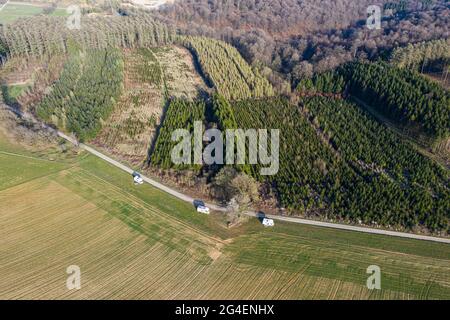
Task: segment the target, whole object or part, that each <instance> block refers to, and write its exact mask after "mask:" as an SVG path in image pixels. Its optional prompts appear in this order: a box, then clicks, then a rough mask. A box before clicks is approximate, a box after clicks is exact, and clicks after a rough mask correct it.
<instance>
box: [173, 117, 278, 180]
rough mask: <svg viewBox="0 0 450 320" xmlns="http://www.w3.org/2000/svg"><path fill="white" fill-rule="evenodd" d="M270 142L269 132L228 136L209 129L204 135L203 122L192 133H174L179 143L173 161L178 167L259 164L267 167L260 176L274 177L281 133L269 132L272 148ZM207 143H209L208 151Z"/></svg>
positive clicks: (240, 131)
mask: <svg viewBox="0 0 450 320" xmlns="http://www.w3.org/2000/svg"><path fill="white" fill-rule="evenodd" d="M224 138H225V143H224ZM268 139H269V132H268V130H267V129H247V130H243V129H228V130H226V131H225V133H223V132H222V131H220V130H219V129H208V130H206V131H205V132H203V124H202V122H201V121H195V122H194V132H193V134H191V132H189V130H187V129H177V130H175V131H174V132H173V133H172V141H173V142H177V144H176V145H175V147H174V148H173V149H172V152H171V159H172V162H173V163H174V164H177V165H191V164H199V165H201V164H203V163H204V164H207V165H212V164H227V165H233V164H260V165H262V166H266V167H263V168H261V169H260V174H261V175H265V176H268V175H275V174H277V173H278V170H279V151H280V130H279V129H271V130H270V147H269V143H268ZM204 142H208V145H207V146H206V147H205V148H203V146H204ZM247 142H248V143H247ZM247 146H248V153H247V152H246V147H247ZM224 147H225V148H224ZM224 149H225V150H224ZM224 151H225V152H224Z"/></svg>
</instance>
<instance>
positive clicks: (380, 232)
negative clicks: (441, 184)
mask: <svg viewBox="0 0 450 320" xmlns="http://www.w3.org/2000/svg"><path fill="white" fill-rule="evenodd" d="M8 109H9V110H11V111H12V112H14V113H16V114H17V115H19V116H20V117H25V118H27V119H29V120H32V121H35V122H38V120H36V119H35V118H34V117H33V116H32V115H29V114H23V113H22V112H20V111H18V110H15V109H12V108H8ZM39 123H41V122H39ZM41 124H42V123H41ZM42 126H43V127H44V128H46V129H48V130H51V131H53V132H55V133H56V134H57V135H58V136H60V137H61V138H63V139H65V140H67V141H69V142H71V143H73V144H75V145H77V146H79V147H80V148H82V149H84V150H86V151H87V152H89V153H91V154H93V155H95V156H97V157H99V158H101V159H103V160H105V161H106V162H108V163H110V164H112V165H113V166H115V167H117V168H119V169H121V170H123V171H125V172H127V173H129V174H130V175H131V174H132V173H133V172H134V170H133V169H131V168H129V167H127V166H125V165H123V164H121V163H120V162H118V161H116V160H114V159H112V158H110V157H108V156H107V155H105V154H103V153H101V152H98V151H97V150H95V149H93V148H91V147H89V146H87V145H85V144H82V143H78V141H77V140H76V139H74V138H72V137H70V136H68V135H66V134H64V133H63V132H60V131H56V130H54V129H53V128H51V127H49V126H47V125H45V124H42ZM141 177H142V179H143V180H144V181H145V182H147V183H148V184H150V185H152V186H153V187H155V188H157V189H159V190H162V191H164V192H166V193H168V194H170V195H172V196H174V197H176V198H178V199H180V200H183V201H186V202H189V203H191V204H193V202H194V200H195V199H194V198H192V197H190V196H187V195H185V194H183V193H180V192H178V191H176V190H174V189H172V188H169V187H167V186H165V185H163V184H161V183H159V182H157V181H155V180H153V179H150V178H148V177H146V176H143V175H141ZM206 206H208V207H209V208H211V209H212V210H214V211H220V212H226V211H227V209H226V208H225V207H222V206H218V205H215V204H211V203H206ZM245 214H246V215H249V216H252V217H257V216H258V213H257V212H251V211H249V212H246V213H245ZM265 217H267V218H270V219H273V220H278V221H285V222H291V223H299V224H305V225H311V226H317V227H324V228H332V229H339V230H346V231H356V232H363V233H369V234H378V235H384V236H393V237H401V238H409V239H415V240H426V241H434V242H440V243H448V244H450V239H449V238H440V237H431V236H424V235H419V234H413V233H406V232H397V231H389V230H382V229H374V228H367V227H359V226H353V225H347V224H339V223H330V222H323V221H315V220H308V219H301V218H292V217H286V216H278V215H265Z"/></svg>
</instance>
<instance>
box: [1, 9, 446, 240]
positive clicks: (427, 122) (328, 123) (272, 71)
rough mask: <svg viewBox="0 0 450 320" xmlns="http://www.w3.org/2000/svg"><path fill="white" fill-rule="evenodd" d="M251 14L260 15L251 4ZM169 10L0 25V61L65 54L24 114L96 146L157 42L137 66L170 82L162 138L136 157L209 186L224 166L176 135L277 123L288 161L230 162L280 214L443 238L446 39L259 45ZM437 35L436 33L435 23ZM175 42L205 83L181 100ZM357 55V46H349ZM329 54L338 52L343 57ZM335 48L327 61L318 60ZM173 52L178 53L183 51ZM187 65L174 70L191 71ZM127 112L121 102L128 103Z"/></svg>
mask: <svg viewBox="0 0 450 320" xmlns="http://www.w3.org/2000/svg"><path fill="white" fill-rule="evenodd" d="M185 5H186V6H187V5H188V4H185ZM180 6H181V7H183V5H180V4H176V5H175V6H174V7H173V8H172V9H173V10H176V9H177V8H180ZM441 7H442V6H441V5H439V9H436V12H437V13H436V15H438V14H440V10H441ZM266 9H267V8H266ZM248 10H250V11H252V6H249V8H248ZM267 10H268V9H267ZM405 10H406V9H405ZM424 10H425V9H424ZM164 11H166V13H167V12H169V13H170V12H171V13H172V14H174V15H178V13H176V12H175V13H174V12H173V11H170V10H167V9H165V10H161V11H159V12H154V13H151V12H145V13H144V12H141V11H139V10H128V9H121V10H119V11H118V13H119V14H117V15H106V16H103V15H101V14H100V15H90V14H85V15H83V16H82V25H83V27H82V28H81V29H73V30H72V29H69V28H67V27H66V25H65V24H66V19H65V18H63V17H51V16H36V17H31V18H22V19H19V20H17V21H16V22H14V23H10V24H5V25H2V26H0V56H1V57H2V61H3V63H7V62H8V61H9V60H11V61H14V60H15V59H16V60H17V59H18V60H20V59H22V60H23V61H34V60H33V59H42V61H44V60H45V59H48V57H51V56H58V57H61V59H63V60H64V63H63V67H62V70H61V72H60V73H59V74H58V75H57V77H56V79H55V80H54V81H50V80H49V84H48V86H47V88H45V89H46V90H44V91H43V92H44V93H43V94H42V96H41V97H40V99H39V101H38V102H37V103H35V104H33V105H32V106H31V107H30V111H31V112H33V113H34V114H35V115H37V116H38V117H39V118H40V119H41V120H42V121H44V122H46V123H50V124H53V125H54V126H56V127H58V128H59V129H61V130H63V131H65V132H67V133H74V134H75V135H76V136H77V137H78V139H79V140H80V141H86V142H87V143H89V141H92V140H93V139H94V138H95V137H96V136H97V134H98V133H99V132H100V131H101V129H102V128H103V127H104V124H105V123H108V121H111V120H110V115H111V114H112V113H113V111H115V110H116V108H117V104H118V102H119V101H120V99H121V97H122V95H123V92H124V84H125V83H127V84H128V85H131V84H130V79H128V78H127V77H126V76H125V74H126V73H125V71H126V70H124V68H125V67H124V66H125V64H124V56H125V55H124V52H128V51H127V50H130V51H132V50H136V52H138V53H141V54H145V53H146V52H147V51H146V50H149V49H151V50H154V51H152V52H150V51H148V52H147V54H148V57H147V58H148V59H151V60H152V62H153V63H152V64H151V66H150V64H142V65H140V66H139V68H140V71H142V73H143V74H145V78H146V79H152V82H155V84H157V86H156V87H158V90H159V89H161V88H163V89H161V90H162V92H160V91H158V99H155V101H158V105H157V106H156V107H157V108H161V110H163V111H161V113H155V115H153V113H152V117H151V118H150V119H151V122H152V126H151V127H152V128H153V127H155V132H154V134H155V136H154V141H152V143H151V144H150V145H149V150H148V158H147V159H142V163H146V164H149V165H150V166H152V167H155V168H158V169H161V170H168V171H169V172H172V171H173V170H191V171H192V172H194V173H195V174H196V175H198V176H201V175H205V176H202V178H205V179H204V181H208V183H209V182H210V181H214V179H215V178H216V177H217V176H218V175H219V172H220V170H221V169H222V167H220V166H214V167H208V166H207V165H205V164H194V165H177V164H174V163H173V161H172V157H171V156H172V150H173V148H174V146H175V145H176V144H177V142H176V141H173V139H172V138H173V136H172V134H173V132H174V131H175V130H177V129H187V130H188V132H191V133H192V131H193V125H194V122H195V121H201V122H202V124H203V127H204V128H219V129H221V130H226V129H236V128H241V129H260V128H261V129H268V130H270V129H280V134H281V136H280V138H281V142H280V143H281V145H280V155H279V156H280V164H279V168H280V169H279V171H278V173H277V174H276V175H273V176H261V175H260V169H261V165H248V164H245V165H236V166H234V169H236V170H237V172H239V173H243V174H245V175H247V176H249V177H251V178H252V179H254V180H255V181H257V182H258V183H260V184H261V185H262V186H263V187H264V188H265V189H264V190H270V191H269V192H267V191H266V193H271V194H273V196H274V198H275V205H274V207H273V208H272V209H273V210H278V209H282V208H283V209H285V210H287V212H288V213H289V214H292V215H302V216H307V217H313V218H319V219H327V220H333V221H335V220H338V221H345V222H353V223H364V224H368V225H382V226H389V227H394V228H403V229H414V228H416V227H421V228H426V229H427V230H428V231H431V232H442V233H447V232H448V228H449V218H450V216H449V214H450V191H449V185H448V183H449V166H448V163H449V161H448V159H449V157H448V154H449V152H448V139H449V137H450V95H449V91H448V88H446V87H445V81H444V82H442V81H441V80H442V78H443V77H444V69H443V68H444V67H446V68H448V39H447V38H445V37H444V38H442V39H433V40H432V41H423V40H429V38H436V37H434V36H431V35H430V36H429V37H423V38H424V39H422V38H421V39H418V40H420V41H416V42H415V43H413V44H411V45H409V46H394V45H393V44H392V45H386V46H384V48H386V51H383V50H382V49H381V48H382V47H383V46H382V45H380V46H379V47H377V48H372V49H370V48H369V47H370V44H369V43H367V42H364V41H365V40H364V41H363V42H364V43H365V44H364V46H365V47H364V48H362V46H363V44H361V48H359V47H352V46H351V45H349V44H348V43H347V42H349V41H351V39H353V41H354V43H361V41H360V42H358V41H357V40H358V39H360V38H362V36H361V35H360V33H361V32H363V31H361V30H360V29H359V25H357V21H356V22H355V21H351V19H350V20H349V21H348V22H347V26H346V27H343V28H344V29H340V30H341V32H342V34H338V33H337V31H334V34H331V33H332V32H331V31H330V34H326V35H325V33H326V32H327V31H324V30H320V31H317V32H319V33H318V34H317V35H316V36H317V38H315V39H313V38H308V39H307V40H305V39H304V38H303V37H304V36H303V37H300V38H296V39H295V38H293V36H292V35H289V36H288V38H289V39H290V40H289V41H288V44H287V43H286V42H283V41H286V39H284V40H283V36H284V35H285V33H286V32H287V33H289V32H288V31H286V30H285V29H284V28H282V26H281V23H280V26H279V28H278V29H279V30H278V32H277V34H276V35H275V34H274V35H273V36H277V39H279V40H277V41H279V42H277V43H276V44H273V45H270V46H269V45H268V46H267V48H266V47H265V46H264V44H265V42H264V43H259V41H261V39H264V37H265V36H264V35H263V34H259V35H258V34H256V35H255V34H252V35H251V36H250V35H249V34H246V33H245V32H244V31H242V33H241V34H239V35H237V34H235V33H233V32H232V33H230V34H229V35H226V34H224V33H217V34H216V33H215V32H212V31H211V30H209V29H208V30H209V31H211V32H207V31H208V30H207V31H205V30H203V31H205V32H200V31H199V30H197V29H193V30H186V28H185V25H183V26H184V27H183V26H182V25H180V21H177V22H174V23H171V22H170V21H168V20H167V19H164V18H162V17H161V14H163V13H164ZM424 12H426V10H425V11H424ZM423 15H425V13H423ZM180 17H182V18H183V19H184V18H185V17H184V16H181V14H180ZM439 17H440V16H439ZM247 18H248V17H247ZM441 18H442V17H441ZM183 19H181V20H183ZM405 19H406V20H407V21H410V20H411V19H412V17H411V16H410V15H409V13H408V12H406V11H404V12H403V13H402V14H400V13H397V14H396V15H394V16H393V17H392V18H391V19H390V20H384V21H383V23H384V24H386V23H388V24H389V23H391V24H395V23H399V24H400V23H401V22H402V21H405ZM408 19H409V20H408ZM296 21H297V20H296ZM261 23H262V24H263V25H264V26H265V27H267V25H266V23H267V24H271V23H274V22H273V21H272V22H271V20H270V19H269V20H267V21H266V22H261ZM349 26H353V27H352V28H353V29H351V30H353V31H352V32H353V33H352V32H350V31H348V30H347V29H345V28H350V27H349ZM395 26H396V25H395ZM391 27H392V28H394V26H391ZM435 29H436V30H435V32H436V33H438V31H439V30H440V29H439V27H436V28H435ZM358 30H359V31H358ZM260 31H261V30H260ZM258 32H259V31H258ZM394 33H395V32H394ZM324 37H329V38H330V39H333V40H332V41H336V42H338V40H339V39H341V38H343V39H341V45H342V48H341V49H340V50H338V49H337V48H333V50H328V49H329V47H328V45H327V44H326V43H324V42H323V41H322V42H321V40H320V39H322V38H324ZM302 39H303V40H304V41H303V40H302ZM373 39H378V38H376V37H374V38H373ZM373 39H372V40H373ZM330 41H331V40H330ZM373 41H375V40H373ZM402 41H403V40H402ZM402 41H400V42H401V43H403V42H402ZM269 42H270V41H268V42H267V43H269ZM270 43H271V42H270ZM258 46H259V47H260V48H259V47H258ZM167 47H171V48H172V49H174V50H178V52H182V51H183V50H185V51H186V52H187V54H189V57H188V58H187V59H185V60H186V61H188V60H189V59H191V60H189V61H192V64H193V66H194V67H193V70H194V72H195V73H196V74H198V76H199V78H200V79H201V82H202V85H204V86H202V85H201V84H198V83H197V84H196V85H197V86H198V95H197V96H196V97H195V98H194V99H184V98H179V97H176V96H175V95H172V93H173V92H172V93H170V92H169V91H170V90H168V89H167V88H168V87H167V81H169V80H170V81H172V82H176V81H177V76H178V74H177V73H173V72H172V73H170V72H169V71H168V70H169V69H170V68H168V64H170V62H171V61H169V62H167V61H165V62H164V63H165V64H163V63H160V61H159V60H158V59H161V52H165V50H166V51H167ZM394 47H395V48H394ZM258 48H259V49H258ZM265 49H268V50H269V49H270V50H269V51H270V54H269V55H270V57H269V58H268V60H270V62H267V61H264V60H265V59H264V58H263V57H260V53H262V52H265ZM350 49H351V50H352V54H349V53H348V52H347V50H350ZM391 49H393V50H391ZM258 50H260V51H261V52H259V51H258ZM369 51H370V53H371V54H368V53H369ZM331 52H333V53H336V52H339V54H340V55H341V56H340V57H341V58H342V59H337V58H336V57H335V56H333V55H331ZM327 53H330V56H329V59H325V58H324V59H319V56H320V57H322V55H326V54H327ZM295 54H296V55H297V56H296V55H295ZM173 57H175V56H173ZM173 57H171V58H170V59H174V60H176V59H181V58H180V56H176V58H173ZM258 57H259V58H258ZM170 59H169V60H170ZM319 60H320V61H319ZM324 61H326V65H324V63H325V62H324ZM24 64H25V63H24ZM186 65H187V64H185V65H183V66H182V67H180V69H178V71H177V72H179V70H181V69H183V68H184V69H185V70H187V69H188V68H189V67H188V66H186ZM436 68H437V69H439V70H440V72H441V74H440V77H439V78H438V80H439V81H438V80H436V79H434V80H433V79H430V78H427V77H426V76H425V75H424V74H423V73H425V72H426V71H428V70H431V69H433V70H434V69H436ZM144 69H145V70H144ZM127 81H128V82H127ZM443 83H444V85H443ZM141 89H142V88H141ZM142 90H150V89H149V88H143V89H142ZM155 90H156V89H155ZM172 91H173V90H172ZM148 92H150V91H148ZM155 92H156V91H155ZM149 94H150V93H149ZM155 95H156V94H155ZM135 100H136V101H134V102H133V103H135V104H139V101H138V100H139V99H138V98H136V99H135ZM150 100H151V99H148V101H150ZM124 101H127V100H124ZM353 101H356V102H353ZM363 105H367V106H370V108H372V109H373V110H375V111H376V112H379V113H380V114H382V115H383V116H385V117H386V118H388V119H389V120H390V121H392V122H394V123H396V124H399V125H401V126H404V127H412V128H418V130H420V132H422V133H424V134H426V135H427V136H428V137H430V138H431V140H432V141H433V143H438V142H439V143H442V144H443V145H444V146H447V147H446V153H445V152H444V155H435V154H432V156H429V153H432V152H433V150H431V145H430V146H427V147H429V149H426V150H423V148H422V147H421V146H420V147H419V146H418V145H416V144H414V141H413V142H411V139H405V137H403V136H401V135H399V134H398V133H397V132H395V131H394V130H392V129H391V128H390V127H389V126H388V125H387V124H386V123H383V121H381V120H380V119H379V118H378V117H376V116H375V115H374V114H372V113H371V112H370V110H368V109H367V108H365V107H364V106H363ZM152 107H155V106H152ZM121 108H122V109H124V110H126V109H127V106H126V103H125V105H122V107H121ZM156 114H158V115H160V119H156V118H155V117H156ZM149 121H150V120H149ZM123 123H125V124H126V123H129V122H127V121H124V122H123ZM124 130H125V129H124ZM421 148H422V149H421ZM438 156H439V157H444V158H443V159H441V158H439V159H438V160H442V161H436V157H438ZM445 157H447V158H445ZM446 161H447V162H446ZM202 169H205V170H202Z"/></svg>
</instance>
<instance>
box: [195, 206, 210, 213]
mask: <svg viewBox="0 0 450 320" xmlns="http://www.w3.org/2000/svg"><path fill="white" fill-rule="evenodd" d="M197 212H199V213H204V214H209V208H208V207H206V206H198V207H197Z"/></svg>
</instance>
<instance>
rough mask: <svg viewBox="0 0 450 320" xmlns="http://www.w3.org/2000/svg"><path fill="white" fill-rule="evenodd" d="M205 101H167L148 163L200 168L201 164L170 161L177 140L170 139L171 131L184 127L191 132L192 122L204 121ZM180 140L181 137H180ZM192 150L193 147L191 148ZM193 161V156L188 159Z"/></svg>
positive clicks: (168, 166)
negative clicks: (183, 163) (182, 163)
mask: <svg viewBox="0 0 450 320" xmlns="http://www.w3.org/2000/svg"><path fill="white" fill-rule="evenodd" d="M205 112H206V110H205V103H204V102H201V101H199V102H191V101H186V100H182V99H173V100H171V101H170V102H169V104H168V107H167V111H166V115H165V119H164V122H163V125H162V127H161V129H160V132H159V135H158V138H157V140H156V143H155V147H154V149H153V150H151V155H150V165H152V166H159V167H161V168H164V169H170V168H176V169H200V168H201V165H192V166H191V165H181V164H174V163H173V161H172V157H171V155H172V150H173V148H174V147H175V146H176V145H177V144H178V142H179V141H173V140H172V133H173V132H174V131H175V130H177V129H186V130H188V131H189V132H191V133H193V130H194V122H195V121H201V123H202V124H203V123H204V122H205ZM180 140H181V138H180ZM191 151H192V152H193V149H191ZM190 162H191V163H192V162H193V156H192V157H191V159H190Z"/></svg>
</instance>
